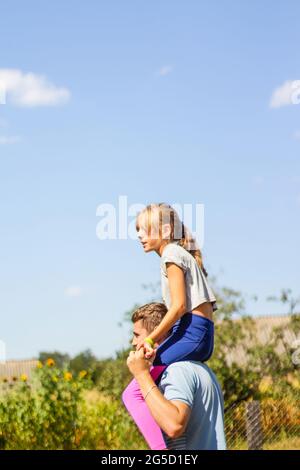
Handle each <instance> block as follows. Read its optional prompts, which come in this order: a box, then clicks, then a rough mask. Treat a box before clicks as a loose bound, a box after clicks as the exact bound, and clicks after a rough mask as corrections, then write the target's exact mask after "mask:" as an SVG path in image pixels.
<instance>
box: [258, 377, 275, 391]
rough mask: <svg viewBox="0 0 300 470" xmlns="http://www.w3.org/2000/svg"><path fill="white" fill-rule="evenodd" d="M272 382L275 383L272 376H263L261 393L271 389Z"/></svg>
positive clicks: (260, 387)
mask: <svg viewBox="0 0 300 470" xmlns="http://www.w3.org/2000/svg"><path fill="white" fill-rule="evenodd" d="M272 383H273V380H272V377H270V376H266V377H263V378H262V380H261V381H260V384H259V386H258V389H259V391H260V393H266V392H267V391H268V390H270V388H271V386H272Z"/></svg>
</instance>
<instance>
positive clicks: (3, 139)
mask: <svg viewBox="0 0 300 470" xmlns="http://www.w3.org/2000/svg"><path fill="white" fill-rule="evenodd" d="M17 142H20V137H19V136H18V135H12V136H6V135H0V145H9V144H16V143H17Z"/></svg>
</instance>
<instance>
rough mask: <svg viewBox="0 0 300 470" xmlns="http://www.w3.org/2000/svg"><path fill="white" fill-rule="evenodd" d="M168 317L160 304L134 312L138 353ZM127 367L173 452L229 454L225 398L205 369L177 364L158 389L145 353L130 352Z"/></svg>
mask: <svg viewBox="0 0 300 470" xmlns="http://www.w3.org/2000/svg"><path fill="white" fill-rule="evenodd" d="M166 312H167V309H166V307H165V305H164V304H161V303H150V304H146V305H144V306H142V307H140V308H139V309H138V310H136V311H135V312H134V314H133V316H132V321H133V324H134V330H133V340H132V345H133V346H134V347H135V346H136V345H137V344H138V342H139V341H140V340H142V339H144V338H146V337H147V336H148V335H149V332H151V331H153V329H154V328H155V327H156V326H157V325H158V324H159V323H160V322H161V320H162V318H163V317H164V315H165V314H166ZM127 365H128V368H129V370H130V372H131V373H132V374H133V376H134V378H135V379H136V381H137V382H138V384H139V387H140V389H141V392H142V394H143V396H144V398H145V399H146V403H147V405H148V407H149V409H150V412H151V414H152V416H153V418H154V419H155V421H156V422H157V424H158V425H159V427H160V428H161V430H162V432H163V436H164V439H165V441H166V444H167V447H168V449H177V450H185V449H186V450H200V449H201V450H205V449H207V450H208V449H210V450H217V449H225V448H226V443H225V435H224V405H223V395H222V392H221V389H220V386H219V384H218V381H217V379H216V377H215V375H214V374H213V372H212V371H211V370H210V369H209V367H208V366H207V365H206V364H203V363H200V362H196V361H181V362H176V363H173V364H171V365H170V366H168V367H167V369H165V371H164V372H163V373H162V376H161V379H160V382H159V386H156V383H155V382H154V380H153V378H152V377H151V375H150V367H151V363H150V361H148V360H146V359H145V356H144V351H143V349H140V350H139V351H131V352H130V354H129V356H128V359H127ZM156 382H157V381H156Z"/></svg>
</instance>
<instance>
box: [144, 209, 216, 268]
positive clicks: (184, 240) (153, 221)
mask: <svg viewBox="0 0 300 470" xmlns="http://www.w3.org/2000/svg"><path fill="white" fill-rule="evenodd" d="M140 216H145V222H146V227H147V232H148V235H149V236H150V234H151V236H153V233H155V234H156V236H159V237H160V238H162V226H163V225H164V224H169V225H170V228H171V231H170V236H169V240H170V241H169V243H172V242H173V241H178V244H179V245H180V246H182V247H183V248H184V249H185V250H187V251H188V252H189V253H191V255H192V256H193V257H194V258H195V260H196V261H197V264H198V266H199V267H200V268H201V269H202V271H203V273H204V274H205V276H207V271H206V269H205V268H204V265H203V259H202V253H201V250H200V248H199V246H198V244H197V242H196V240H195V238H193V236H192V234H191V232H190V231H189V229H188V228H187V227H186V226H185V225H184V223H183V222H182V221H181V220H180V218H179V216H178V213H177V212H176V210H175V209H174V208H173V207H172V206H170V205H169V204H166V203H164V202H160V203H154V204H149V205H148V206H146V207H145V208H144V209H143V210H142V211H141V212H140V213H139V214H138V216H137V220H138V218H139V217H140ZM137 229H138V224H137Z"/></svg>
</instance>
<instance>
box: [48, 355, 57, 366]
mask: <svg viewBox="0 0 300 470" xmlns="http://www.w3.org/2000/svg"><path fill="white" fill-rule="evenodd" d="M54 365H55V362H54V360H53V359H52V358H51V357H49V359H47V366H49V367H53V366H54Z"/></svg>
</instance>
